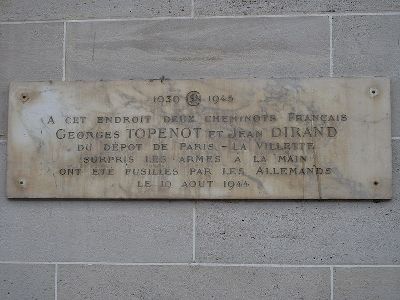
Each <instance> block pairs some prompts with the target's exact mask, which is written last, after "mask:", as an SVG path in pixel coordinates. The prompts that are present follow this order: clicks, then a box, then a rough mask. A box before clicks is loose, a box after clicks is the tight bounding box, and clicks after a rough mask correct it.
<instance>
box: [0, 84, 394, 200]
mask: <svg viewBox="0 0 400 300" xmlns="http://www.w3.org/2000/svg"><path fill="white" fill-rule="evenodd" d="M389 95H390V91H389V80H388V79H385V78H319V79H298V80H297V79H290V80H260V79H248V80H247V79H232V80H226V79H213V80H162V81H160V80H148V81H110V82H102V81H100V82H15V83H12V84H11V86H10V98H9V99H10V100H9V126H8V132H9V136H8V173H7V189H8V197H11V198H121V199H132V198H135V199H136V198H138V199H155V198H165V199H386V198H390V197H391V185H392V179H391V176H392V172H391V165H392V164H391V132H390V96H389Z"/></svg>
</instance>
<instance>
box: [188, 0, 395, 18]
mask: <svg viewBox="0 0 400 300" xmlns="http://www.w3.org/2000/svg"><path fill="white" fill-rule="evenodd" d="M399 10H400V3H399V1H398V0H380V1H373V0H353V1H348V0H309V1H290V0H289V1H288V0H282V1H273V0H220V1H215V0H194V13H195V15H200V16H227V15H273V14H291V13H334V12H384V11H399Z"/></svg>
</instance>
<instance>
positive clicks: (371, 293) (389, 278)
mask: <svg viewBox="0 0 400 300" xmlns="http://www.w3.org/2000/svg"><path fill="white" fill-rule="evenodd" d="M333 286H334V290H333V295H334V299H349V300H353V299H354V300H356V299H365V300H373V299H382V300H390V299H399V295H400V268H398V267H372V268H371V267H369V268H367V267H363V268H356V267H354V268H335V269H334V284H333Z"/></svg>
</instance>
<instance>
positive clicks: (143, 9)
mask: <svg viewBox="0 0 400 300" xmlns="http://www.w3.org/2000/svg"><path fill="white" fill-rule="evenodd" d="M190 12H191V2H190V0H169V1H159V0H135V1H132V0H96V1H79V0H69V1H62V0H51V1H49V0H35V1H31V0H7V1H1V2H0V21H27V20H54V19H66V20H70V19H72V20H74V19H78V20H79V19H93V18H97V19H103V18H105V19H109V18H111V19H113V18H131V17H142V18H143V17H179V16H190Z"/></svg>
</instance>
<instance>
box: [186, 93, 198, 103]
mask: <svg viewBox="0 0 400 300" xmlns="http://www.w3.org/2000/svg"><path fill="white" fill-rule="evenodd" d="M200 101H201V95H200V93H199V92H197V91H191V92H189V93H188V94H187V95H186V102H187V104H189V105H190V106H197V105H199V104H200Z"/></svg>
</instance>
